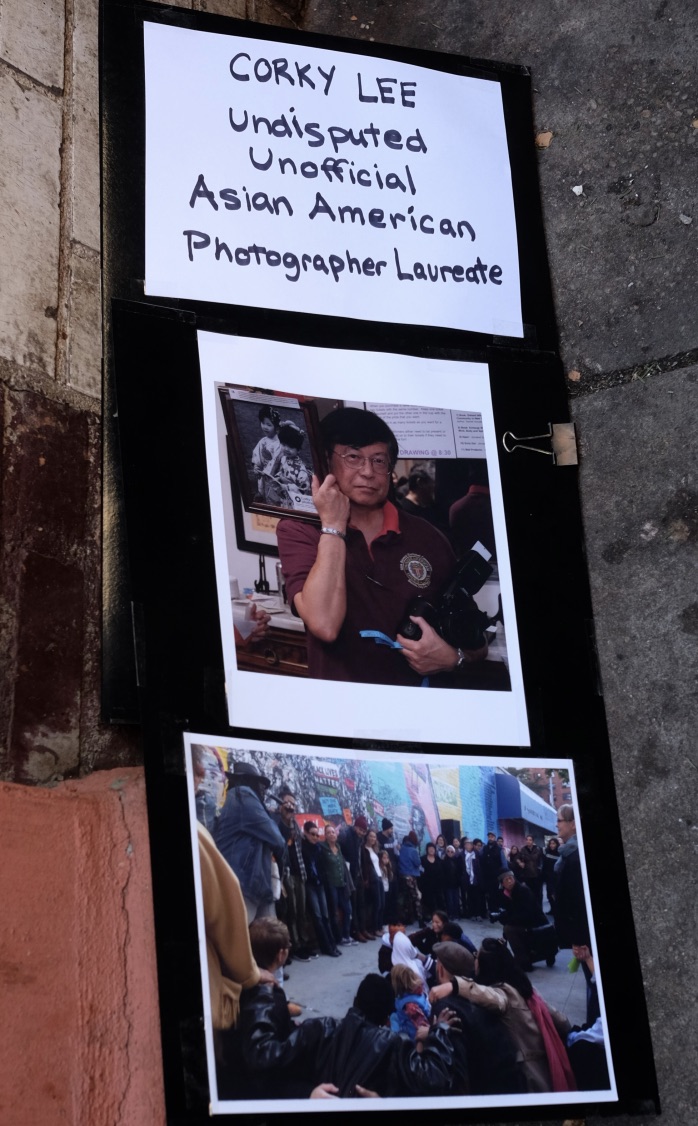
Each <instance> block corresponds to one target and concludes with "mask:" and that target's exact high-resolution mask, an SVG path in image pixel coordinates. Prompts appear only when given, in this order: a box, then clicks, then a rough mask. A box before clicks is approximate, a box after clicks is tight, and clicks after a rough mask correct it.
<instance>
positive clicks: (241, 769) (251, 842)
mask: <svg viewBox="0 0 698 1126" xmlns="http://www.w3.org/2000/svg"><path fill="white" fill-rule="evenodd" d="M268 786H269V779H268V778H265V777H264V776H263V775H261V774H260V773H259V771H258V770H257V767H256V766H255V765H254V763H249V762H236V763H233V771H232V773H229V774H228V794H227V797H226V799H225V804H224V806H223V809H222V810H221V813H220V815H219V817H218V822H217V825H216V835H215V842H216V845H217V847H218V848H219V849H220V851H221V853H222V855H223V856H224V857H225V859H226V860H227V861H228V863H229V864H230V867H231V868H232V869H233V871H234V872H235V874H236V875H237V877H238V879H239V881H240V886H241V888H242V894H243V896H244V899H245V907H246V909H247V921H248V923H251V922H252V921H253V920H254V919H256V918H258V917H263V916H265V915H274V914H275V913H276V912H275V910H274V895H273V892H272V885H271V861H272V856H274V857H275V858H276V862H277V864H278V866H279V870H280V871H283V869H284V867H285V866H286V865H287V863H288V860H287V851H286V843H285V841H284V838H283V837H282V835H281V833H280V832H279V828H278V826H277V825H276V823H275V822H274V821H273V820H272V818H271V816H270V814H269V813H267V811H266V809H265V808H264V801H263V798H264V794H265V793H266V791H267V788H268Z"/></svg>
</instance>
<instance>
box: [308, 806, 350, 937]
mask: <svg viewBox="0 0 698 1126" xmlns="http://www.w3.org/2000/svg"><path fill="white" fill-rule="evenodd" d="M302 848H303V863H304V865H305V871H306V881H305V894H306V899H307V903H308V908H309V910H310V914H311V915H312V919H313V927H314V928H315V934H316V935H317V940H318V942H319V943H320V949H321V950H322V953H323V954H328V955H329V956H330V957H331V958H338V957H339V956H340V954H341V950H338V949H337V946H336V944H335V941H334V935H333V933H332V928H331V925H330V912H329V909H328V907H327V896H326V895H325V887H324V885H323V882H322V875H321V871H322V869H321V864H322V857H321V853H320V844H319V841H318V827H317V825H316V824H315V822H314V821H306V823H305V825H304V826H303V846H302Z"/></svg>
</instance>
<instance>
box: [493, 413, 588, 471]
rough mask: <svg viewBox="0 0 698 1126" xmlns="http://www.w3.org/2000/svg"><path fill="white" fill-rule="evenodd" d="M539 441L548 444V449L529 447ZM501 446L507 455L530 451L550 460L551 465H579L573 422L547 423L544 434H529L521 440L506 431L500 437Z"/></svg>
mask: <svg viewBox="0 0 698 1126" xmlns="http://www.w3.org/2000/svg"><path fill="white" fill-rule="evenodd" d="M541 440H545V441H547V442H549V443H550V449H543V448H541V447H540V446H531V445H529V443H530V442H538V441H541ZM502 445H503V446H504V449H505V450H506V452H507V453H508V454H513V452H514V450H530V451H531V453H534V454H543V455H544V457H550V458H552V462H553V465H577V464H578V463H579V458H578V457H577V437H576V434H575V429H574V423H573V422H549V423H548V429H547V430H546V432H545V433H544V434H529V435H527V436H526V437H523V438H518V437H517V436H516V434H512V432H511V430H507V431H506V433H505V434H503V435H502Z"/></svg>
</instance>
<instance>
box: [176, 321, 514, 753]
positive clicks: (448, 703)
mask: <svg viewBox="0 0 698 1126" xmlns="http://www.w3.org/2000/svg"><path fill="white" fill-rule="evenodd" d="M198 344H199V363H200V368H201V378H202V395H203V411H204V427H205V437H206V457H207V465H208V481H209V496H210V504H211V519H212V529H213V544H214V555H215V565H216V581H217V589H218V603H219V613H220V628H221V637H222V644H223V654H224V664H225V675H226V683H227V691H228V711H229V723H230V724H231V725H232V726H235V727H245V728H253V729H254V728H257V729H260V728H262V727H263V728H264V729H265V730H276V731H284V730H292V729H295V730H298V731H303V732H305V733H308V734H313V735H320V736H341V737H349V738H364V739H366V738H383V739H391V740H396V739H399V740H405V739H407V740H416V741H431V742H442V743H463V742H468V743H470V744H478V745H489V746H492V745H500V746H501V745H504V746H528V745H529V735H528V726H527V717H526V708H525V700H524V692H523V680H522V671H521V660H520V654H519V646H518V636H517V627H516V614H515V609H514V597H513V587H512V579H511V569H510V563H509V553H508V545H507V535H506V526H505V521H504V511H503V502H502V491H501V482H500V478H499V466H498V461H497V457H496V445H495V433H494V424H493V415H492V404H491V399H490V388H489V374H488V369H487V365H485V364H472V363H458V362H449V361H441V360H427V359H418V358H416V357H411V356H398V355H390V354H385V353H382V354H376V353H369V352H360V351H356V350H335V349H327V348H310V347H305V346H302V345H291V344H286V343H281V342H279V341H273V340H261V339H255V338H243V337H234V336H228V335H224V334H220V333H209V332H199V333H198ZM318 681H322V691H321V692H319V691H318V684H317V682H318Z"/></svg>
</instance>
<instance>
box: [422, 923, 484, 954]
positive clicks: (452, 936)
mask: <svg viewBox="0 0 698 1126" xmlns="http://www.w3.org/2000/svg"><path fill="white" fill-rule="evenodd" d="M439 937H440V939H441V941H442V942H457V943H458V945H459V946H464V947H465V949H466V950H469V951H470V953H471V954H472V956H473V958H474V957H475V955H476V954H477V946H476V945H475V943H474V942H473V941H472V939H470V938H469V937H468V935H467V934H466V933H465V931H464V930H463V928H462V927H461V925H460V923H455V922H453V921H452V920H449V922H447V923H444V925H443V927H442V928H441V934H440V936H439ZM432 950H433V947H432Z"/></svg>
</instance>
